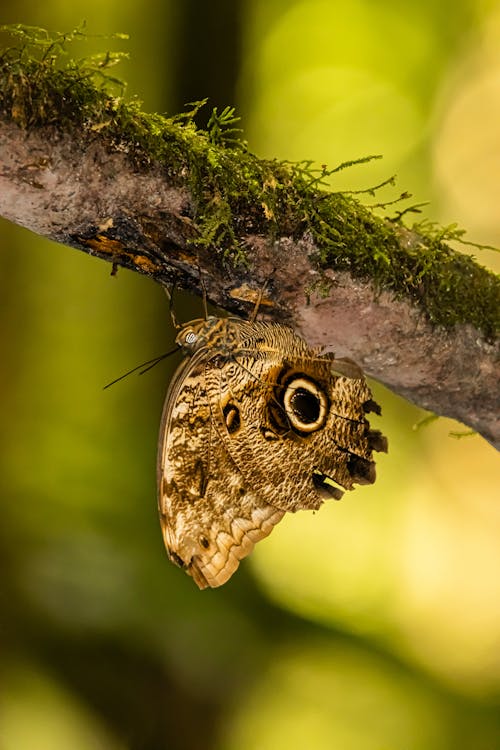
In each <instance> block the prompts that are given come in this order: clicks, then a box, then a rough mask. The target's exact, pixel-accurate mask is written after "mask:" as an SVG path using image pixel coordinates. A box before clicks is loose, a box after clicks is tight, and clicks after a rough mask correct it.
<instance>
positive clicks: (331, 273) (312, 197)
mask: <svg viewBox="0 0 500 750" xmlns="http://www.w3.org/2000/svg"><path fill="white" fill-rule="evenodd" d="M219 130H220V129H219ZM217 132H218V135H217V133H216V132H215V130H213V131H212V132H208V133H207V132H203V131H199V130H196V128H195V126H194V124H193V122H192V119H190V118H189V117H186V118H184V119H183V118H180V117H178V118H173V119H170V120H167V119H165V118H161V117H159V116H148V115H145V114H143V113H141V112H140V111H139V109H138V107H137V105H135V104H133V103H132V104H124V103H123V102H121V101H117V100H116V99H113V98H112V97H111V96H109V95H108V94H106V93H105V92H104V91H102V90H99V89H97V88H95V87H94V86H93V85H92V84H91V83H90V82H89V79H88V77H85V76H83V75H82V74H81V71H78V70H77V69H75V68H71V69H66V70H63V71H61V70H56V68H55V67H54V66H53V65H51V64H47V62H43V63H40V62H33V61H26V60H22V59H21V57H19V58H18V59H15V60H14V61H13V58H12V57H9V56H7V57H4V58H3V60H0V215H2V216H4V217H5V218H7V219H9V220H10V221H13V222H15V223H17V224H20V225H22V226H24V227H27V228H28V229H31V230H32V231H33V232H36V233H37V234H40V235H43V236H45V237H48V238H50V239H52V240H54V241H56V242H61V243H64V244H66V245H69V246H71V247H74V248H77V249H79V250H83V251H84V252H87V253H89V254H91V255H95V256H97V257H100V258H102V259H104V260H107V261H110V262H111V263H113V264H114V265H115V267H116V266H124V267H126V268H129V269H132V270H134V271H137V272H139V273H142V274H146V275H148V276H150V277H151V278H153V279H154V280H155V281H157V282H159V283H161V284H167V283H170V282H173V281H175V283H176V284H178V285H180V286H183V287H186V288H190V289H196V290H199V288H200V276H201V279H202V281H203V285H204V286H205V288H206V290H207V293H208V296H209V298H210V299H211V300H212V301H213V302H214V303H216V304H217V305H219V306H221V307H224V308H226V309H227V310H230V311H232V312H236V313H239V314H243V315H246V314H248V312H249V311H250V310H251V309H252V308H253V306H254V304H255V300H256V298H257V296H258V293H259V291H260V290H261V289H262V288H263V285H264V283H265V282H267V284H266V292H265V297H264V300H263V308H262V310H263V311H264V312H266V313H267V314H268V315H270V316H271V317H273V318H275V319H281V320H286V321H287V322H288V323H289V324H291V325H292V326H293V327H294V328H296V329H298V330H299V331H300V332H301V334H302V335H303V336H304V337H305V338H306V339H307V340H308V342H309V343H310V344H319V345H322V346H326V347H327V348H328V349H331V350H333V351H335V353H336V354H337V355H338V356H350V357H352V358H353V359H355V360H356V361H357V362H358V363H359V364H360V365H361V366H362V367H363V368H364V369H365V371H366V372H367V373H368V374H369V375H371V376H373V377H374V378H376V379H378V380H380V381H381V382H382V383H384V384H385V385H387V386H388V387H389V388H391V389H392V390H393V391H395V392H396V393H399V394H401V395H402V396H404V397H406V398H408V399H409V400H411V401H413V402H414V403H416V404H418V405H419V406H421V407H423V408H425V409H429V410H432V411H434V412H435V413H437V414H439V415H445V416H449V417H453V418H455V419H458V420H460V421H462V422H464V423H466V424H467V425H469V426H471V427H473V428H474V429H476V430H477V431H479V432H480V433H481V434H482V435H483V436H484V437H485V438H486V439H487V440H489V441H490V442H491V443H493V444H494V445H496V446H497V447H500V417H499V394H498V363H499V341H498V323H499V301H500V284H499V282H498V279H497V278H496V277H495V276H494V275H493V274H491V273H489V272H488V271H486V270H485V269H484V268H482V267H481V266H479V265H478V264H476V263H475V262H474V261H473V260H472V259H471V258H469V257H468V256H464V255H462V254H459V253H456V252H454V251H452V250H451V249H450V248H449V247H447V246H446V244H444V243H443V242H442V241H441V239H440V238H439V237H438V236H436V232H433V231H427V232H424V231H423V230H422V229H421V228H418V227H416V228H413V229H408V228H405V227H404V226H403V225H402V224H401V223H400V222H395V221H390V220H388V219H382V218H379V217H377V216H376V215H374V214H373V213H372V212H370V211H369V210H368V209H366V208H365V207H363V206H362V205H360V204H359V203H358V202H357V201H355V200H354V199H353V198H350V197H348V196H346V195H342V194H338V193H330V194H329V193H327V192H325V191H324V190H323V189H322V187H321V184H319V180H318V177H319V178H321V177H322V175H321V173H320V174H318V173H315V172H314V171H313V170H311V169H310V168H309V167H307V165H305V166H304V165H302V166H301V165H289V164H283V163H279V162H269V161H263V160H259V159H257V158H256V157H255V156H253V155H252V154H250V153H248V152H247V151H246V149H245V148H244V147H243V145H242V144H239V143H236V142H231V141H230V138H229V135H227V136H226V135H225V134H224V130H223V129H222V134H221V133H220V132H219V131H217Z"/></svg>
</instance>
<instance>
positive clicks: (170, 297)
mask: <svg viewBox="0 0 500 750" xmlns="http://www.w3.org/2000/svg"><path fill="white" fill-rule="evenodd" d="M163 288H164V290H165V294H166V295H167V299H168V311H169V313H170V318H171V320H172V325H173V326H174V328H175V330H176V331H178V330H179V328H182V326H181V324H180V323H179V321H178V320H177V317H176V315H175V311H174V291H175V284H172V286H171V288H170V289H168V287H166V286H164V287H163ZM145 364H147V363H145Z"/></svg>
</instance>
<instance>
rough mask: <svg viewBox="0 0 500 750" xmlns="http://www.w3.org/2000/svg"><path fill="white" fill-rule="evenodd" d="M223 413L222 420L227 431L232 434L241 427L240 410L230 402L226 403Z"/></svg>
mask: <svg viewBox="0 0 500 750" xmlns="http://www.w3.org/2000/svg"><path fill="white" fill-rule="evenodd" d="M222 413H223V415H224V421H225V423H226V428H227V431H228V432H229V434H230V435H234V433H235V432H238V430H239V429H240V427H241V419H240V411H239V409H238V408H237V407H236V406H235V405H234V404H232V403H231V402H229V403H227V404H226V405H225V407H224V408H223V410H222Z"/></svg>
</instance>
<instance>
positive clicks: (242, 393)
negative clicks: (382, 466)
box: [206, 323, 387, 512]
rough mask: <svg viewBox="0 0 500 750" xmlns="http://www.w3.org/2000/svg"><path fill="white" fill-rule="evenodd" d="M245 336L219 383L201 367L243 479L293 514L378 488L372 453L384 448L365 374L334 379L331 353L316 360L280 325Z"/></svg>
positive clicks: (255, 327) (257, 327)
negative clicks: (373, 422) (364, 487)
mask: <svg viewBox="0 0 500 750" xmlns="http://www.w3.org/2000/svg"><path fill="white" fill-rule="evenodd" d="M241 330H242V337H241V341H242V345H241V347H240V350H239V351H238V352H235V354H234V357H233V361H232V362H231V364H227V365H226V366H225V368H224V369H223V370H222V378H221V373H220V372H217V371H216V370H215V369H214V368H209V369H208V370H207V373H206V390H207V395H208V401H209V403H210V405H211V410H212V424H214V425H216V426H217V428H218V432H219V434H220V438H221V440H222V442H223V444H224V446H225V448H226V451H227V454H228V455H229V456H231V458H232V460H233V463H234V465H235V467H237V469H238V471H239V472H240V474H241V476H242V479H243V482H244V483H245V484H246V485H247V486H251V487H252V489H253V491H255V493H256V494H257V495H258V496H259V497H260V498H262V500H263V501H266V502H267V503H269V504H271V505H273V506H274V507H276V508H279V509H281V510H283V511H292V512H294V511H296V510H299V509H315V508H318V507H319V506H320V505H321V503H322V502H323V500H324V499H325V498H327V497H333V498H337V499H338V498H340V497H341V496H342V494H343V489H349V490H350V489H352V488H353V484H354V483H356V482H357V483H360V484H363V483H372V482H374V481H375V464H374V461H373V455H372V454H373V451H374V450H386V449H387V442H386V440H385V438H383V437H382V435H381V434H380V432H378V431H376V430H371V429H370V425H369V423H368V421H367V419H366V413H367V412H368V411H378V412H379V411H380V410H379V408H378V406H377V405H376V404H375V402H374V401H373V400H372V395H371V392H370V390H369V388H368V386H367V384H366V382H365V380H364V378H363V377H357V378H350V377H344V376H339V375H337V374H335V369H334V368H335V360H333V361H332V357H331V355H325V356H323V357H321V356H319V355H318V353H317V352H316V351H314V350H312V349H309V348H308V347H307V345H306V344H305V342H304V341H303V340H302V339H301V338H300V337H298V336H297V335H296V334H295V333H294V332H293V331H292V330H291V329H289V328H286V327H284V326H280V325H270V324H266V323H254V324H252V326H249V325H248V324H241ZM359 372H360V371H359ZM294 410H295V411H294ZM297 415H299V417H298V416H297Z"/></svg>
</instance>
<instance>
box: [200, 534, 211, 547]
mask: <svg viewBox="0 0 500 750" xmlns="http://www.w3.org/2000/svg"><path fill="white" fill-rule="evenodd" d="M200 544H201V546H202V547H204V548H205V549H208V548H209V547H210V542H209V541H208V539H207V538H206V537H205V536H200Z"/></svg>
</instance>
